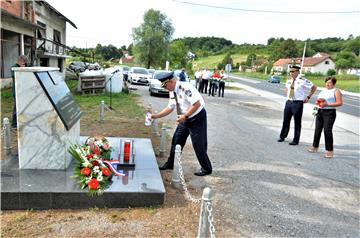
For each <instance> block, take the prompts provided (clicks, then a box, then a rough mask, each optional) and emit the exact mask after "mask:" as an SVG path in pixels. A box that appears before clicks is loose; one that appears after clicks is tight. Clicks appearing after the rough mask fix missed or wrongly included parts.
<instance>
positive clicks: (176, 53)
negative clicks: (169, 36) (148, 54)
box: [169, 41, 187, 69]
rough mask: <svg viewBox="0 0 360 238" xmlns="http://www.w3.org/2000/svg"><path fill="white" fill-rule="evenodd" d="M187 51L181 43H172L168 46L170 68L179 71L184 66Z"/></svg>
mask: <svg viewBox="0 0 360 238" xmlns="http://www.w3.org/2000/svg"><path fill="white" fill-rule="evenodd" d="M186 54H187V49H186V46H185V44H184V42H183V41H173V42H171V44H170V51H169V59H170V64H171V68H175V69H180V68H183V67H185V66H186V61H187V59H186Z"/></svg>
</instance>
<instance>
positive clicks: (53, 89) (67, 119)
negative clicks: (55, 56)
mask: <svg viewBox="0 0 360 238" xmlns="http://www.w3.org/2000/svg"><path fill="white" fill-rule="evenodd" d="M34 74H35V76H36V78H37V79H38V81H39V83H40V85H41V87H42V88H43V90H44V91H45V93H46V95H47V97H48V98H49V100H50V102H51V104H52V105H53V106H54V108H55V110H56V112H57V114H58V115H59V117H60V119H61V121H62V122H63V124H64V126H65V128H66V129H67V130H70V128H71V127H72V126H73V125H74V124H75V123H76V122H77V121H78V120H79V119H80V117H81V115H82V112H81V110H80V106H79V104H78V103H77V102H76V101H75V100H74V97H73V95H72V94H71V92H70V90H69V88H68V87H67V85H66V83H65V81H64V80H62V77H63V76H62V75H61V73H60V72H58V71H50V72H48V71H45V72H34Z"/></svg>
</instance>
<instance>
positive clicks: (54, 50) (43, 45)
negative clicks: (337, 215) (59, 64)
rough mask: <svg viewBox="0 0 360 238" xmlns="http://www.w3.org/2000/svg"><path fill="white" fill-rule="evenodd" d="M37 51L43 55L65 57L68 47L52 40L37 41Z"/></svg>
mask: <svg viewBox="0 0 360 238" xmlns="http://www.w3.org/2000/svg"><path fill="white" fill-rule="evenodd" d="M37 50H41V51H43V52H44V54H45V55H46V54H47V55H58V56H66V54H67V52H68V51H69V50H70V47H68V46H66V45H64V44H61V43H59V42H55V41H52V40H48V39H38V40H37Z"/></svg>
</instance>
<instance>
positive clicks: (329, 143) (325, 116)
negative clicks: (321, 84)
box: [308, 77, 343, 158]
mask: <svg viewBox="0 0 360 238" xmlns="http://www.w3.org/2000/svg"><path fill="white" fill-rule="evenodd" d="M335 84H336V78H335V77H327V78H326V79H325V89H324V90H322V91H321V92H320V93H319V95H318V100H317V101H316V105H318V107H319V110H318V113H317V115H316V122H315V132H314V140H313V146H312V147H310V148H309V149H308V151H309V152H311V153H314V152H317V151H318V149H319V142H320V138H321V132H322V130H323V129H324V135H325V149H326V153H325V157H326V158H332V157H333V156H334V148H333V144H334V142H333V133H332V128H333V125H334V123H335V118H336V109H335V107H339V106H341V105H342V104H343V101H342V94H341V92H340V90H339V89H337V88H335Z"/></svg>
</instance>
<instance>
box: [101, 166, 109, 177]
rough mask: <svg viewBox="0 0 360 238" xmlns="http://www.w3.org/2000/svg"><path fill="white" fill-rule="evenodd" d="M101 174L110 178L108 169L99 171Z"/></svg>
mask: <svg viewBox="0 0 360 238" xmlns="http://www.w3.org/2000/svg"><path fill="white" fill-rule="evenodd" d="M101 172H102V174H103V175H105V176H110V174H111V172H110V169H109V168H102V169H101Z"/></svg>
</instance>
